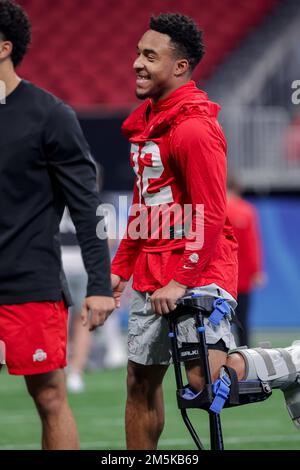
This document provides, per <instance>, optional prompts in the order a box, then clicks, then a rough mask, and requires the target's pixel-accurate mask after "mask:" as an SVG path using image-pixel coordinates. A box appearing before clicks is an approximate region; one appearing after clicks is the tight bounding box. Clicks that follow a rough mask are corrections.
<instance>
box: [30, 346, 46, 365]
mask: <svg viewBox="0 0 300 470" xmlns="http://www.w3.org/2000/svg"><path fill="white" fill-rule="evenodd" d="M32 358H33V362H43V361H45V360H46V359H47V353H45V351H43V350H42V349H37V350H36V351H35V353H34V354H33V356H32Z"/></svg>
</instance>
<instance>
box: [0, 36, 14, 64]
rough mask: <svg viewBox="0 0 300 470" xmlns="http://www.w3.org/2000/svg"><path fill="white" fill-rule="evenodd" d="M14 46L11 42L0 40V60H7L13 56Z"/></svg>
mask: <svg viewBox="0 0 300 470" xmlns="http://www.w3.org/2000/svg"><path fill="white" fill-rule="evenodd" d="M12 50H13V44H12V42H10V41H1V40H0V60H5V59H7V58H8V57H10V56H11V53H12Z"/></svg>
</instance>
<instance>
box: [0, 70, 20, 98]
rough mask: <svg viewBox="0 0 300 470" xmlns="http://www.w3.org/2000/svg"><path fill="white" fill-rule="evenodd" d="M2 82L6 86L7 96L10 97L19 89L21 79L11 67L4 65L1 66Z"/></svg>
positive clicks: (0, 75) (0, 76) (0, 77)
mask: <svg viewBox="0 0 300 470" xmlns="http://www.w3.org/2000/svg"><path fill="white" fill-rule="evenodd" d="M0 81H2V82H3V83H4V85H5V96H8V95H10V94H11V93H12V92H13V91H14V90H15V89H16V88H17V86H18V85H19V83H20V81H21V78H20V77H18V75H17V74H16V72H15V70H14V68H13V67H12V66H11V65H7V64H4V63H3V64H1V65H0Z"/></svg>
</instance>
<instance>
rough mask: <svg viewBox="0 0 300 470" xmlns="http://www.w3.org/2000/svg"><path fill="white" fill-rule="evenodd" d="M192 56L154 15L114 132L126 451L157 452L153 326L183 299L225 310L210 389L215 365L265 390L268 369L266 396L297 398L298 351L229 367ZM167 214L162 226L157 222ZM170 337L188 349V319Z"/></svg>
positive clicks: (251, 355) (219, 195) (197, 381)
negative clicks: (124, 309)
mask: <svg viewBox="0 0 300 470" xmlns="http://www.w3.org/2000/svg"><path fill="white" fill-rule="evenodd" d="M203 53H204V49H203V43H202V33H201V31H200V30H199V29H198V27H197V26H196V24H195V23H194V21H193V20H192V19H191V18H189V17H186V16H183V15H180V14H161V15H159V16H158V17H152V18H151V21H150V29H149V30H148V31H147V32H146V33H145V34H144V35H143V36H142V38H141V39H140V41H139V43H138V47H137V58H136V60H135V62H134V70H135V72H136V95H137V97H138V98H140V99H143V100H145V102H144V103H143V104H142V105H141V106H140V107H138V108H137V109H136V110H135V111H134V112H133V113H132V114H131V115H130V116H129V118H128V119H127V120H126V121H125V123H124V124H123V132H124V133H125V135H126V136H127V138H128V139H129V141H130V143H131V165H132V167H133V169H134V171H135V174H136V182H135V186H134V196H133V206H132V211H131V214H130V216H129V220H128V226H127V232H126V234H125V237H124V239H123V240H122V242H121V244H120V247H119V249H118V252H117V253H116V256H115V258H114V260H113V264H112V273H113V274H112V285H113V289H114V297H115V300H116V305H119V304H120V296H121V294H122V292H123V290H124V288H125V286H126V282H127V281H128V280H129V278H130V277H131V276H132V275H133V289H134V291H133V299H132V306H131V314H130V319H129V327H128V349H129V361H128V378H127V390H128V396H127V404H126V437H127V447H128V449H155V448H156V447H157V443H158V439H159V436H160V434H161V432H162V429H163V425H164V406H163V392H162V381H163V378H164V375H165V373H166V371H167V368H168V364H169V362H170V357H171V354H170V344H169V338H168V328H167V322H166V320H165V319H164V315H165V314H168V313H169V312H172V311H173V310H174V309H175V308H176V301H177V300H178V299H179V298H180V297H182V296H183V295H189V294H190V293H192V292H197V293H200V294H203V296H202V297H201V298H202V301H203V307H205V308H206V309H207V310H210V309H212V304H213V302H214V301H215V299H216V298H218V299H220V301H221V302H226V304H227V310H228V314H227V315H226V316H224V317H223V318H222V320H221V321H220V322H219V324H218V325H217V326H215V325H213V324H212V323H211V322H209V320H208V318H205V336H206V342H207V345H208V349H209V361H210V369H211V375H212V379H213V380H216V379H217V377H218V376H219V373H220V368H221V366H223V365H229V366H230V367H232V368H235V369H236V371H237V374H238V377H239V379H242V378H245V379H253V378H255V379H257V378H258V377H259V378H266V376H267V377H268V379H269V378H270V376H268V375H267V366H268V365H269V364H270V362H271V363H272V364H273V368H272V372H273V375H272V377H271V378H272V387H276V386H278V387H279V388H284V387H288V386H289V385H290V386H291V387H292V388H291V389H289V393H290V394H288V395H287V402H288V403H290V404H292V402H293V400H294V399H295V394H297V393H298V390H299V388H300V387H299V385H297V384H296V383H295V380H296V376H297V372H296V371H299V369H300V354H299V353H300V345H299V344H298V345H295V346H292V347H291V348H287V349H286V350H285V351H284V353H281V352H278V351H277V350H268V351H267V352H266V351H265V352H264V354H260V353H259V352H257V351H256V350H243V351H244V352H243V353H242V352H238V353H236V354H230V355H229V356H228V351H229V349H231V348H233V347H234V346H235V343H234V339H233V336H232V333H231V329H230V320H231V316H232V315H233V313H234V308H235V306H236V300H235V298H236V290H237V289H236V288H237V243H236V241H235V238H234V236H233V230H232V227H231V225H230V223H229V222H228V219H227V216H226V142H225V138H224V135H223V132H222V129H221V127H220V125H219V123H218V121H217V115H218V111H219V109H220V107H219V106H218V105H217V104H215V103H212V102H210V101H209V100H208V97H207V95H206V94H205V93H204V92H203V91H200V90H198V88H197V87H196V85H195V83H194V82H193V81H192V80H191V76H192V72H193V70H194V68H195V67H196V65H197V64H198V63H199V62H200V60H201V59H202V57H203ZM178 207H179V208H181V211H178ZM186 207H188V211H187V215H188V216H189V217H190V222H191V224H190V231H187V230H186V227H187V225H188V224H186V223H185V222H186V214H185V208H186ZM203 208H204V213H203ZM178 212H179V213H178ZM166 214H167V215H168V216H169V217H165V218H164V216H166ZM166 220H167V223H166ZM152 227H154V228H155V230H151V228H152ZM149 228H150V229H149ZM203 235H204V237H203ZM178 328H179V338H180V340H181V342H184V343H194V342H195V341H197V336H196V333H195V328H194V325H193V319H192V318H189V317H188V318H186V319H184V320H182V321H181V322H180V324H179V327H178ZM266 355H267V357H268V361H267V365H266V364H264V359H263V358H264V357H266ZM292 364H293V367H292ZM185 367H186V371H187V377H188V380H189V384H190V387H191V388H192V389H194V390H201V389H202V388H203V385H204V378H203V373H202V367H201V361H200V360H198V359H193V360H188V361H187V362H186V363H185ZM283 384H284V386H283ZM294 392H295V393H294ZM298 395H299V397H298V398H299V400H298V401H300V393H298ZM296 401H297V400H296ZM293 409H294V411H295V410H296V407H294V408H293ZM297 413H298V412H297V411H296V412H295V413H294V415H293V419H294V421H295V423H297V416H296V415H297ZM299 415H300V412H299ZM291 416H292V414H291ZM299 422H300V418H299Z"/></svg>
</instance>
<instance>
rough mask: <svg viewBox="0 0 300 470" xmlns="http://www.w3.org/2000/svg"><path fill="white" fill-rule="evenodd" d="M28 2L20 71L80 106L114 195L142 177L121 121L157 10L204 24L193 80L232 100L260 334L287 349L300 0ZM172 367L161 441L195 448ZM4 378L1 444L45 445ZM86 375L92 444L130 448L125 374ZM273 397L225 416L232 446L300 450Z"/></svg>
mask: <svg viewBox="0 0 300 470" xmlns="http://www.w3.org/2000/svg"><path fill="white" fill-rule="evenodd" d="M19 3H20V4H21V5H22V6H24V7H25V9H26V10H27V12H28V14H29V15H30V18H31V20H32V23H33V45H32V48H31V50H30V52H29V54H28V57H27V58H26V60H25V62H24V64H23V65H22V67H21V69H20V71H19V73H20V75H21V76H22V77H24V78H26V79H28V80H30V81H33V82H34V83H36V84H37V85H39V86H41V87H44V88H46V89H47V90H49V91H51V92H53V93H54V94H56V95H58V96H59V97H61V98H62V99H64V100H65V101H66V102H67V103H70V104H71V105H72V106H74V107H75V109H76V110H77V112H78V115H79V118H80V121H81V124H82V127H83V130H84V132H85V134H86V137H87V139H88V141H89V143H90V145H91V148H92V153H93V155H94V157H95V158H96V160H98V161H99V162H100V163H101V165H102V166H103V170H104V191H105V193H104V194H105V200H113V199H115V197H116V195H117V194H118V193H119V192H120V191H129V190H130V189H131V187H132V183H133V176H132V174H131V169H130V167H129V162H128V145H127V142H126V141H125V139H123V137H122V136H121V134H120V125H121V122H122V120H123V119H124V117H125V116H126V115H127V114H128V112H129V111H130V110H131V109H132V108H133V107H134V106H135V105H136V104H137V102H136V99H135V96H134V73H133V70H132V62H133V59H134V56H135V48H136V44H137V41H138V39H139V37H140V36H141V34H142V33H143V32H144V31H145V30H146V29H147V25H148V18H149V15H150V14H152V13H160V12H166V11H180V12H182V13H185V14H188V15H191V16H192V17H194V18H195V19H196V20H197V22H198V24H199V25H200V26H201V27H202V28H203V30H204V34H205V43H206V49H207V51H206V55H205V58H204V60H203V63H201V65H200V66H199V67H198V70H197V72H196V74H195V76H194V78H195V80H196V82H197V84H198V85H199V86H200V87H201V88H203V89H204V90H206V91H207V92H208V94H209V97H210V98H211V99H212V100H215V101H217V102H219V103H220V104H221V106H222V112H221V118H220V121H221V123H222V125H223V127H224V130H225V133H226V136H227V139H228V164H229V168H230V172H231V173H233V174H235V175H236V176H237V177H238V179H239V181H240V182H241V184H242V185H243V187H244V189H245V191H246V196H247V197H248V198H249V200H251V202H253V203H254V204H255V206H256V207H257V209H258V212H259V216H260V224H261V232H262V241H263V247H264V267H265V272H266V274H267V279H268V282H267V285H266V287H265V288H264V289H261V290H258V291H256V292H255V293H254V299H253V303H252V308H251V316H250V318H251V326H252V328H253V332H254V338H255V339H262V338H263V339H264V338H266V337H270V336H271V339H273V344H274V345H275V346H277V345H278V346H279V345H281V346H282V345H286V344H285V343H286V341H290V340H291V339H296V337H297V335H298V337H299V332H300V317H299V313H300V308H299V300H298V292H299V279H300V267H299V260H300V244H299V232H300V196H299V194H300V192H299V189H300V104H299V103H297V100H296V99H295V90H294V89H293V88H292V86H293V85H292V84H293V82H294V81H295V80H300V48H299V46H298V44H299V41H298V37H299V34H298V32H299V30H300V2H299V1H298V0H252V1H251V2H248V1H244V0H222V1H220V0H210V1H209V2H207V1H206V0H189V1H184V0H160V1H158V0H148V2H147V4H146V2H144V1H143V0H19ZM299 83H300V82H299ZM293 93H294V99H292V95H293ZM298 97H299V94H298ZM171 375H172V374H169V377H168V380H167V384H166V393H167V395H168V398H167V423H168V424H167V428H166V431H165V433H164V437H163V440H162V445H161V447H162V448H163V447H164V448H193V446H192V444H191V443H190V440H189V438H188V436H187V435H186V432H185V430H184V429H183V424H182V423H181V421H180V420H179V417H178V416H177V415H178V412H177V410H176V406H175V400H174V396H173V395H174V388H175V387H174V383H173V377H172V376H171ZM0 383H1V386H0V402H1V404H0V406H1V418H0V420H2V423H3V425H2V426H1V428H2V431H1V435H0V449H5V448H32V447H38V446H36V444H33V443H34V442H36V439H37V435H38V426H37V419H36V418H35V416H34V414H33V412H32V406H31V404H30V403H29V399H27V398H26V397H25V393H24V390H23V389H22V386H21V381H20V380H19V379H13V378H8V377H7V376H6V375H4V376H3V377H1V380H0ZM87 383H88V387H87V392H86V396H82V397H72V404H73V407H74V410H75V414H76V415H77V419H78V422H79V428H80V431H81V435H82V441H83V442H84V445H83V447H85V448H99V449H101V448H124V444H123V442H124V441H123V440H124V436H123V431H122V428H123V403H124V396H125V385H124V383H125V371H124V370H121V371H118V372H111V371H101V372H97V373H93V374H90V375H89V376H88V377H87ZM112 390H114V391H115V392H116V393H115V394H114V398H112V397H111V392H112ZM274 395H275V397H274V398H272V399H271V400H269V401H268V402H267V403H266V404H263V405H255V406H252V405H251V407H242V408H240V409H235V410H229V411H226V412H225V413H224V414H225V431H226V433H225V444H226V435H227V442H228V446H227V448H239V449H249V448H264V449H265V448H273V449H276V448H285V449H293V448H298V449H299V448H300V437H299V434H298V435H297V434H296V430H294V428H293V426H292V424H291V423H290V422H289V419H288V417H287V414H286V413H285V411H284V410H283V403H282V399H281V397H280V396H279V393H278V394H274ZM260 406H263V407H264V409H261V410H260V408H259V407H260ZM4 408H5V409H4ZM97 413H98V414H99V419H98V417H97ZM262 414H263V415H264V419H263V420H262V418H261V416H262ZM258 423H259V426H258ZM19 424H20V426H19ZM256 427H259V431H257V428H256ZM104 429H105V432H104ZM227 430H228V431H227ZM3 431H4V432H3Z"/></svg>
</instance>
